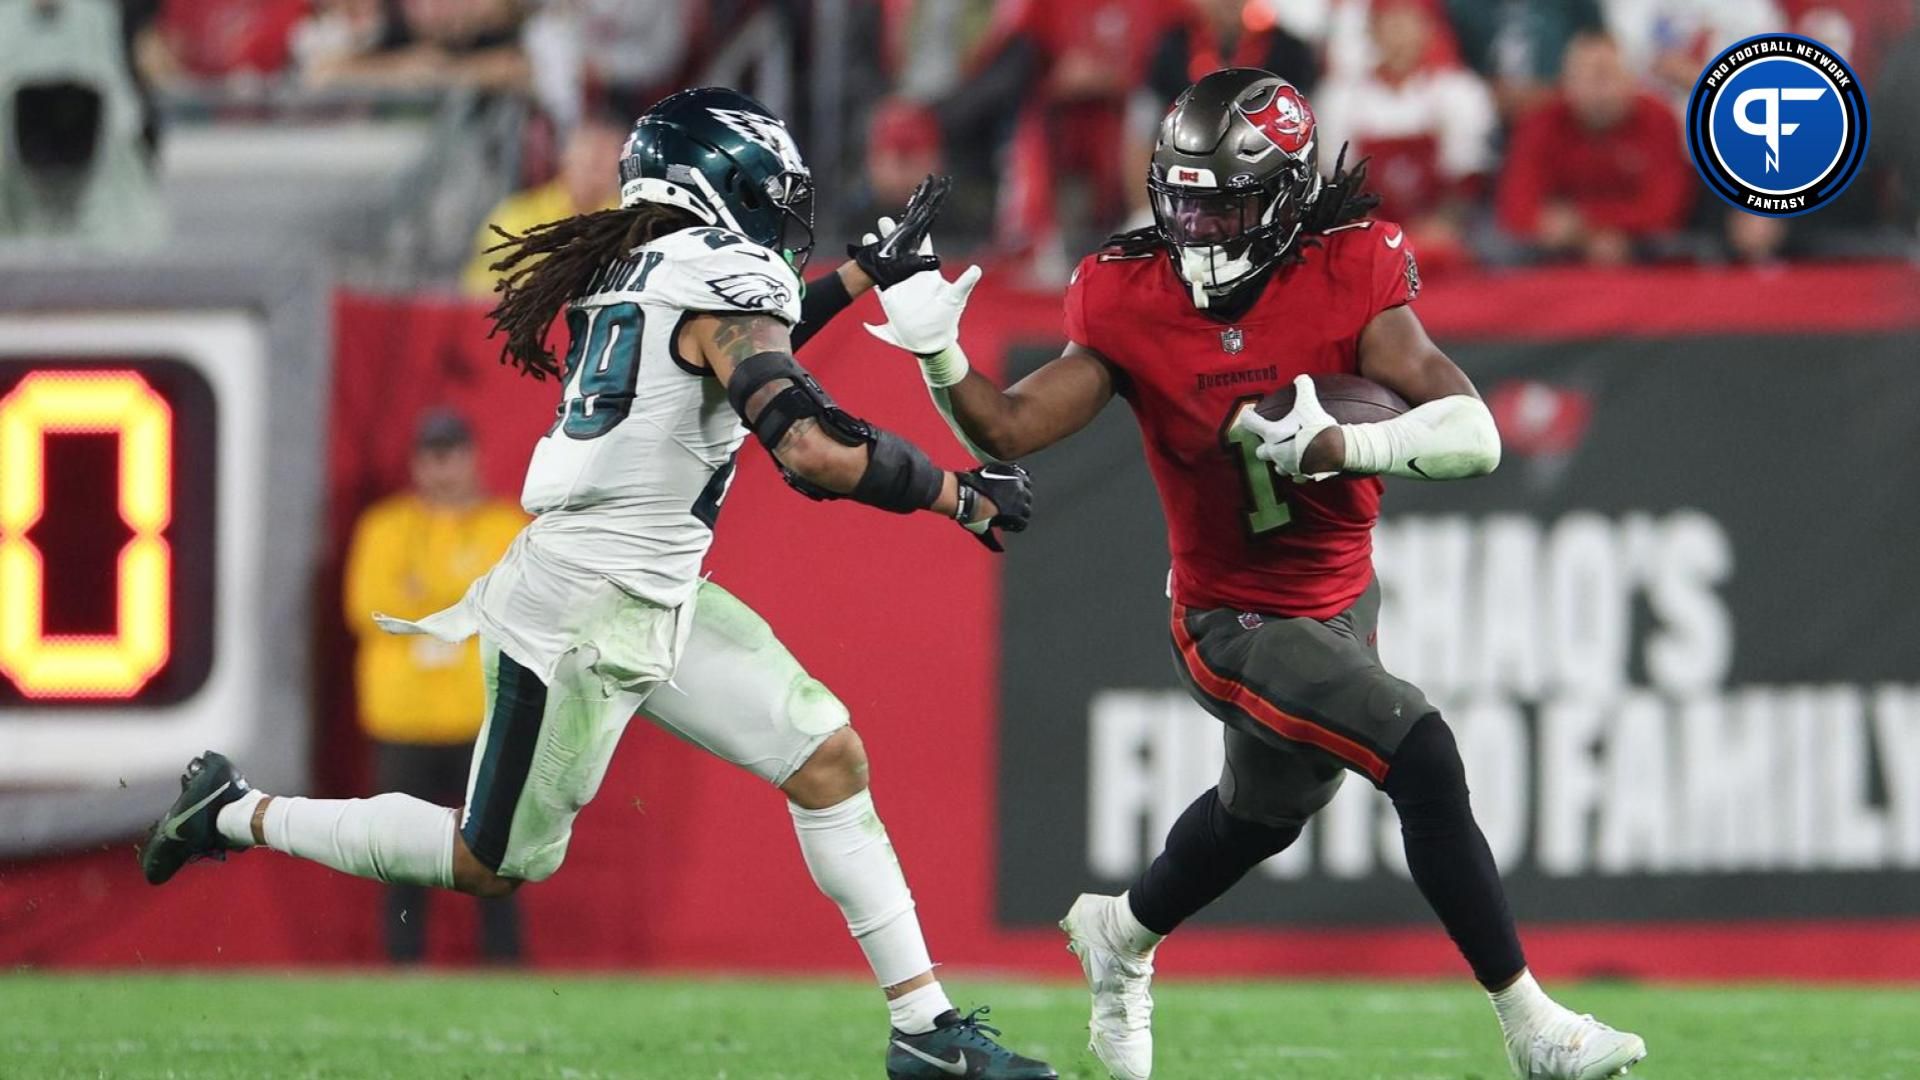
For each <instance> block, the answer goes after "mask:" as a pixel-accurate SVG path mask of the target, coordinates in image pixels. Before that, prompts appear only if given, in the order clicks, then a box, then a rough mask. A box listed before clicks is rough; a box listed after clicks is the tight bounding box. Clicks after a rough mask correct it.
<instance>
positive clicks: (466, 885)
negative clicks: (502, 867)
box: [453, 836, 524, 900]
mask: <svg viewBox="0 0 1920 1080" xmlns="http://www.w3.org/2000/svg"><path fill="white" fill-rule="evenodd" d="M522 884H524V882H522V881H521V880H520V879H519V878H510V877H501V876H500V875H499V874H498V873H496V872H494V869H493V868H492V867H490V866H488V865H487V864H486V863H483V862H481V861H480V859H479V857H478V856H476V855H475V854H474V853H473V852H472V851H471V850H469V849H468V848H467V840H466V837H464V836H455V837H454V839H453V887H454V888H455V889H457V890H458V891H460V892H463V893H466V894H467V895H469V896H478V897H480V898H481V899H483V900H498V899H500V898H501V897H504V896H512V895H513V893H514V891H515V890H517V889H519V888H520V886H521V885H522Z"/></svg>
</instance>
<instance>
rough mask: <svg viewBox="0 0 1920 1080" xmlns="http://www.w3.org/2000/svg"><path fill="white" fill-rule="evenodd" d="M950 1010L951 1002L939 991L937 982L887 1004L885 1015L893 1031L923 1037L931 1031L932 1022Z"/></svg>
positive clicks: (945, 994) (942, 991) (910, 991)
mask: <svg viewBox="0 0 1920 1080" xmlns="http://www.w3.org/2000/svg"><path fill="white" fill-rule="evenodd" d="M952 1009H953V1002H951V1001H948V1000H947V992H946V991H945V990H942V989H940V984H939V982H937V981H936V982H930V983H928V984H927V985H925V986H922V987H918V988H916V989H913V990H909V991H907V992H906V993H904V994H901V995H900V996H899V997H897V998H894V999H892V1000H890V1001H888V1002H887V1015H888V1018H889V1019H891V1020H892V1021H893V1030H895V1031H899V1032H903V1033H905V1034H908V1035H923V1034H925V1033H927V1032H929V1031H932V1030H933V1022H934V1021H935V1020H938V1019H940V1016H941V1014H942V1013H946V1012H950V1011H952Z"/></svg>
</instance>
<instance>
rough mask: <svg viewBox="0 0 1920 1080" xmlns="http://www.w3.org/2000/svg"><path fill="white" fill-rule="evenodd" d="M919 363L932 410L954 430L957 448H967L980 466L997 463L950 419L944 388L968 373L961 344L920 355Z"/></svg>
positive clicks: (994, 458)
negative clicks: (931, 402) (929, 354)
mask: <svg viewBox="0 0 1920 1080" xmlns="http://www.w3.org/2000/svg"><path fill="white" fill-rule="evenodd" d="M919 360H920V375H921V377H923V378H925V379H926V380H927V393H928V394H929V395H931V396H932V398H933V407H934V408H936V409H938V410H940V416H941V418H942V419H944V420H946V422H947V426H948V427H949V428H952V429H953V437H954V438H956V439H959V440H960V445H961V446H964V447H966V448H967V453H969V454H972V455H973V460H975V461H977V462H979V463H980V464H982V465H991V464H992V463H994V462H996V461H999V460H1000V459H999V458H997V457H994V456H993V455H992V454H989V453H987V452H986V451H985V450H982V449H980V447H978V446H976V445H974V441H973V440H972V439H970V438H968V437H967V432H966V429H965V428H963V427H961V426H960V421H958V420H956V419H954V416H953V399H952V397H951V396H950V395H949V394H948V393H947V388H948V387H950V386H952V385H954V384H955V383H957V382H959V381H960V380H961V379H964V378H966V377H967V372H968V371H969V370H971V369H970V367H969V365H968V364H967V354H966V353H963V352H961V351H960V343H959V342H957V341H956V342H954V343H953V344H952V345H949V346H947V347H946V348H945V349H942V350H941V351H940V352H938V353H935V354H934V355H932V356H922V357H920V358H919Z"/></svg>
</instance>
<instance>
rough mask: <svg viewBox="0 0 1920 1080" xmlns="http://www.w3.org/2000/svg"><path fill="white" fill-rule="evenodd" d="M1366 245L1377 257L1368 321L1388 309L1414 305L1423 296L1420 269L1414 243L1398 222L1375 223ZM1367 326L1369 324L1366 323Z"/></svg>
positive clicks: (1371, 279) (1369, 296)
mask: <svg viewBox="0 0 1920 1080" xmlns="http://www.w3.org/2000/svg"><path fill="white" fill-rule="evenodd" d="M1367 232H1368V233H1369V234H1370V235H1369V236H1368V237H1367V238H1366V243H1367V245H1368V247H1369V249H1370V250H1371V252H1372V254H1373V260H1372V265H1371V268H1370V274H1369V282H1368V289H1367V314H1366V321H1367V322H1370V321H1372V319H1373V317H1374V316H1375V315H1378V314H1380V313H1381V312H1383V311H1385V310H1387V309H1388V308H1393V307H1399V306H1400V305H1401V304H1410V303H1412V302H1413V298H1414V297H1416V296H1418V295H1420V266H1419V263H1418V262H1416V261H1415V260H1414V257H1413V242H1412V241H1411V240H1408V239H1407V231H1406V230H1405V229H1403V228H1401V227H1400V223H1399V222H1397V221H1375V222H1374V224H1373V228H1371V229H1369V230H1367ZM1362 325H1365V322H1363V323H1362Z"/></svg>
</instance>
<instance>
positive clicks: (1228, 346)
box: [1220, 326, 1247, 353]
mask: <svg viewBox="0 0 1920 1080" xmlns="http://www.w3.org/2000/svg"><path fill="white" fill-rule="evenodd" d="M1220 347H1221V348H1223V349H1225V350H1227V352H1228V353H1237V352H1239V351H1240V350H1241V349H1244V348H1246V347H1247V335H1246V334H1245V333H1244V332H1243V331H1242V330H1241V329H1240V328H1239V327H1237V326H1232V327H1228V328H1227V329H1225V330H1222V331H1220Z"/></svg>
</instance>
